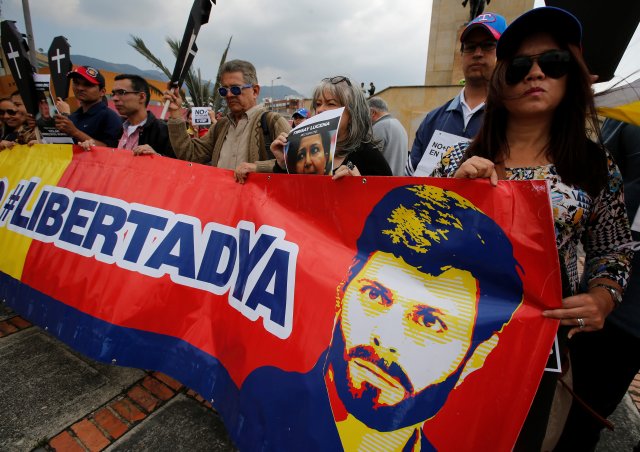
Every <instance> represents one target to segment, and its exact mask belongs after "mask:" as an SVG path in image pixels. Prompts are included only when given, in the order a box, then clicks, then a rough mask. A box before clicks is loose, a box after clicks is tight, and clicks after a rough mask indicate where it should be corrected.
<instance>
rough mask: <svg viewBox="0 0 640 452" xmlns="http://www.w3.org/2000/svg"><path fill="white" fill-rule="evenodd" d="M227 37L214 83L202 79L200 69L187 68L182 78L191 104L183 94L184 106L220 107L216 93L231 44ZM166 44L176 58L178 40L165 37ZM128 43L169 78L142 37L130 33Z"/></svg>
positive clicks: (219, 99) (168, 74)
mask: <svg viewBox="0 0 640 452" xmlns="http://www.w3.org/2000/svg"><path fill="white" fill-rule="evenodd" d="M232 38H233V36H232V37H230V38H229V42H228V43H227V48H226V49H225V51H224V52H223V54H222V58H221V59H220V66H219V67H218V74H217V76H216V83H215V85H213V86H212V84H211V81H210V80H207V81H203V80H202V76H201V73H200V69H193V68H191V69H189V72H188V73H187V76H186V77H185V79H184V82H185V85H186V86H187V89H188V90H189V94H190V95H191V100H192V103H193V105H191V104H189V102H188V101H187V100H186V97H185V96H184V95H183V96H182V98H183V99H185V106H186V107H192V106H195V107H207V106H208V107H213V108H214V109H215V110H216V111H217V110H218V109H220V106H221V104H222V99H221V98H220V95H219V94H218V86H219V85H220V67H222V65H223V64H224V62H225V61H226V59H227V53H228V52H229V47H230V46H231V39H232ZM166 42H167V44H169V47H170V48H171V51H172V52H173V55H174V56H175V57H176V58H177V57H178V52H179V51H180V41H179V40H177V39H173V38H169V37H168V38H167V39H166ZM128 44H129V45H130V46H131V47H133V48H134V49H135V50H136V51H137V52H138V53H139V54H140V55H142V56H143V57H145V58H146V59H147V60H148V61H149V62H150V63H151V64H153V65H154V66H155V67H157V68H158V69H159V70H160V71H161V72H162V73H164V75H166V76H167V78H169V79H170V78H171V75H172V74H171V71H169V69H168V68H167V67H166V66H165V65H164V64H163V63H162V61H160V59H159V58H158V57H156V56H155V55H154V54H153V52H151V50H149V48H148V47H147V46H146V44H145V43H144V41H143V40H142V38H140V37H138V36H134V35H131V41H129V42H128ZM151 89H152V90H153V91H154V92H158V93H159V94H162V93H161V92H159V90H158V89H156V88H155V87H153V86H151Z"/></svg>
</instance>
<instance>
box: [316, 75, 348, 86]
mask: <svg viewBox="0 0 640 452" xmlns="http://www.w3.org/2000/svg"><path fill="white" fill-rule="evenodd" d="M322 81H323V82H329V83H332V84H334V85H337V84H338V83H341V82H347V85H349V86H351V80H349V77H345V76H344V75H338V76H336V77H327V78H323V79H322Z"/></svg>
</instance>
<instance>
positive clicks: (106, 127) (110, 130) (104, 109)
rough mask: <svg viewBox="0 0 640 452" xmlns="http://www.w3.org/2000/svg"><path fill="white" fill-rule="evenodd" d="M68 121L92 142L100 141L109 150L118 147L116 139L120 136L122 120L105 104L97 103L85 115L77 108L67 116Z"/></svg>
mask: <svg viewBox="0 0 640 452" xmlns="http://www.w3.org/2000/svg"><path fill="white" fill-rule="evenodd" d="M69 119H70V120H71V122H73V124H74V125H75V126H76V127H77V128H78V129H79V130H81V131H82V132H84V133H86V134H87V135H89V136H90V137H91V138H93V139H94V140H96V141H102V142H103V143H104V144H105V145H107V146H108V147H110V148H115V147H117V146H118V138H120V135H121V134H122V118H120V116H119V115H118V114H117V113H116V112H115V111H113V110H111V109H110V108H109V107H108V106H107V105H106V104H105V103H103V102H98V103H97V104H95V105H93V106H92V107H91V108H89V110H88V111H87V112H86V113H85V112H84V111H82V108H78V109H77V110H76V111H74V112H73V113H71V115H69ZM74 141H75V142H77V140H74Z"/></svg>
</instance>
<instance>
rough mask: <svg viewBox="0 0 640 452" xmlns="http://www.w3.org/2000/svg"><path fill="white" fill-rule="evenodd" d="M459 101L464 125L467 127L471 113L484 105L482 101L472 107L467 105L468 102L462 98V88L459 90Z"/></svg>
mask: <svg viewBox="0 0 640 452" xmlns="http://www.w3.org/2000/svg"><path fill="white" fill-rule="evenodd" d="M460 103H461V104H462V115H463V117H464V126H465V127H467V125H468V124H469V120H470V119H471V117H472V116H473V114H474V113H475V112H476V111H478V110H480V109H481V108H482V107H484V102H480V103H479V104H478V105H476V108H473V109H472V108H471V107H469V104H467V100H466V99H465V98H464V89H462V91H461V92H460Z"/></svg>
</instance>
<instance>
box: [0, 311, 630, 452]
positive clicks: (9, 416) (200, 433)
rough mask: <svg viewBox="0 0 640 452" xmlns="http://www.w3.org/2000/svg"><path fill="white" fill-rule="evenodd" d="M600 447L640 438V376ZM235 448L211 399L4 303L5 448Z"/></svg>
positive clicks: (621, 447) (0, 438) (624, 446)
mask: <svg viewBox="0 0 640 452" xmlns="http://www.w3.org/2000/svg"><path fill="white" fill-rule="evenodd" d="M630 391H631V392H630V394H632V395H633V396H634V397H635V398H636V402H637V404H638V405H636V404H634V401H633V400H632V399H631V397H629V396H627V397H626V398H625V400H624V401H623V403H621V404H620V407H619V408H618V411H616V413H615V414H614V416H613V419H612V420H613V422H614V423H615V425H616V430H615V432H606V433H605V434H604V435H603V439H602V441H601V444H600V445H599V447H598V451H599V452H608V451H616V452H617V451H631V450H632V449H633V446H634V445H635V444H636V443H637V442H638V440H640V414H639V412H638V409H639V408H640V379H638V378H637V379H636V382H635V383H634V385H632V387H631V388H630ZM34 450H35V451H37V452H42V451H53V450H57V451H72V452H73V451H78V452H82V451H101V450H105V451H131V450H135V451H140V450H153V451H160V452H162V451H167V452H168V451H182V450H184V451H230V450H231V451H232V450H234V447H233V444H232V443H231V441H230V440H229V439H228V437H227V434H226V430H225V428H224V425H223V424H222V421H221V419H220V417H219V416H218V415H217V413H216V412H215V411H214V410H213V409H212V408H211V405H209V404H208V403H207V402H206V401H204V400H203V399H202V398H201V397H199V396H198V395H197V394H196V393H194V392H193V391H191V390H189V389H188V388H186V387H184V386H183V385H182V384H180V383H179V382H177V381H175V380H173V379H171V378H169V377H168V376H166V375H164V374H162V373H160V372H152V371H144V370H139V369H130V368H124V367H117V366H110V365H105V364H101V363H97V362H95V361H93V360H90V359H88V358H85V357H83V356H81V355H79V354H78V353H76V352H74V351H73V350H71V349H70V348H68V347H67V346H66V345H64V344H63V343H61V342H60V341H58V340H57V339H55V338H53V337H51V336H50V335H49V334H47V333H46V332H45V331H43V330H41V329H40V328H38V327H35V326H32V325H31V324H30V323H29V322H28V321H26V320H25V319H23V318H21V317H19V316H17V315H16V314H15V313H13V312H12V311H11V310H10V309H9V308H7V307H6V306H5V305H4V304H2V302H0V451H1V452H14V451H15V452H17V451H20V452H22V451H34Z"/></svg>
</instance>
